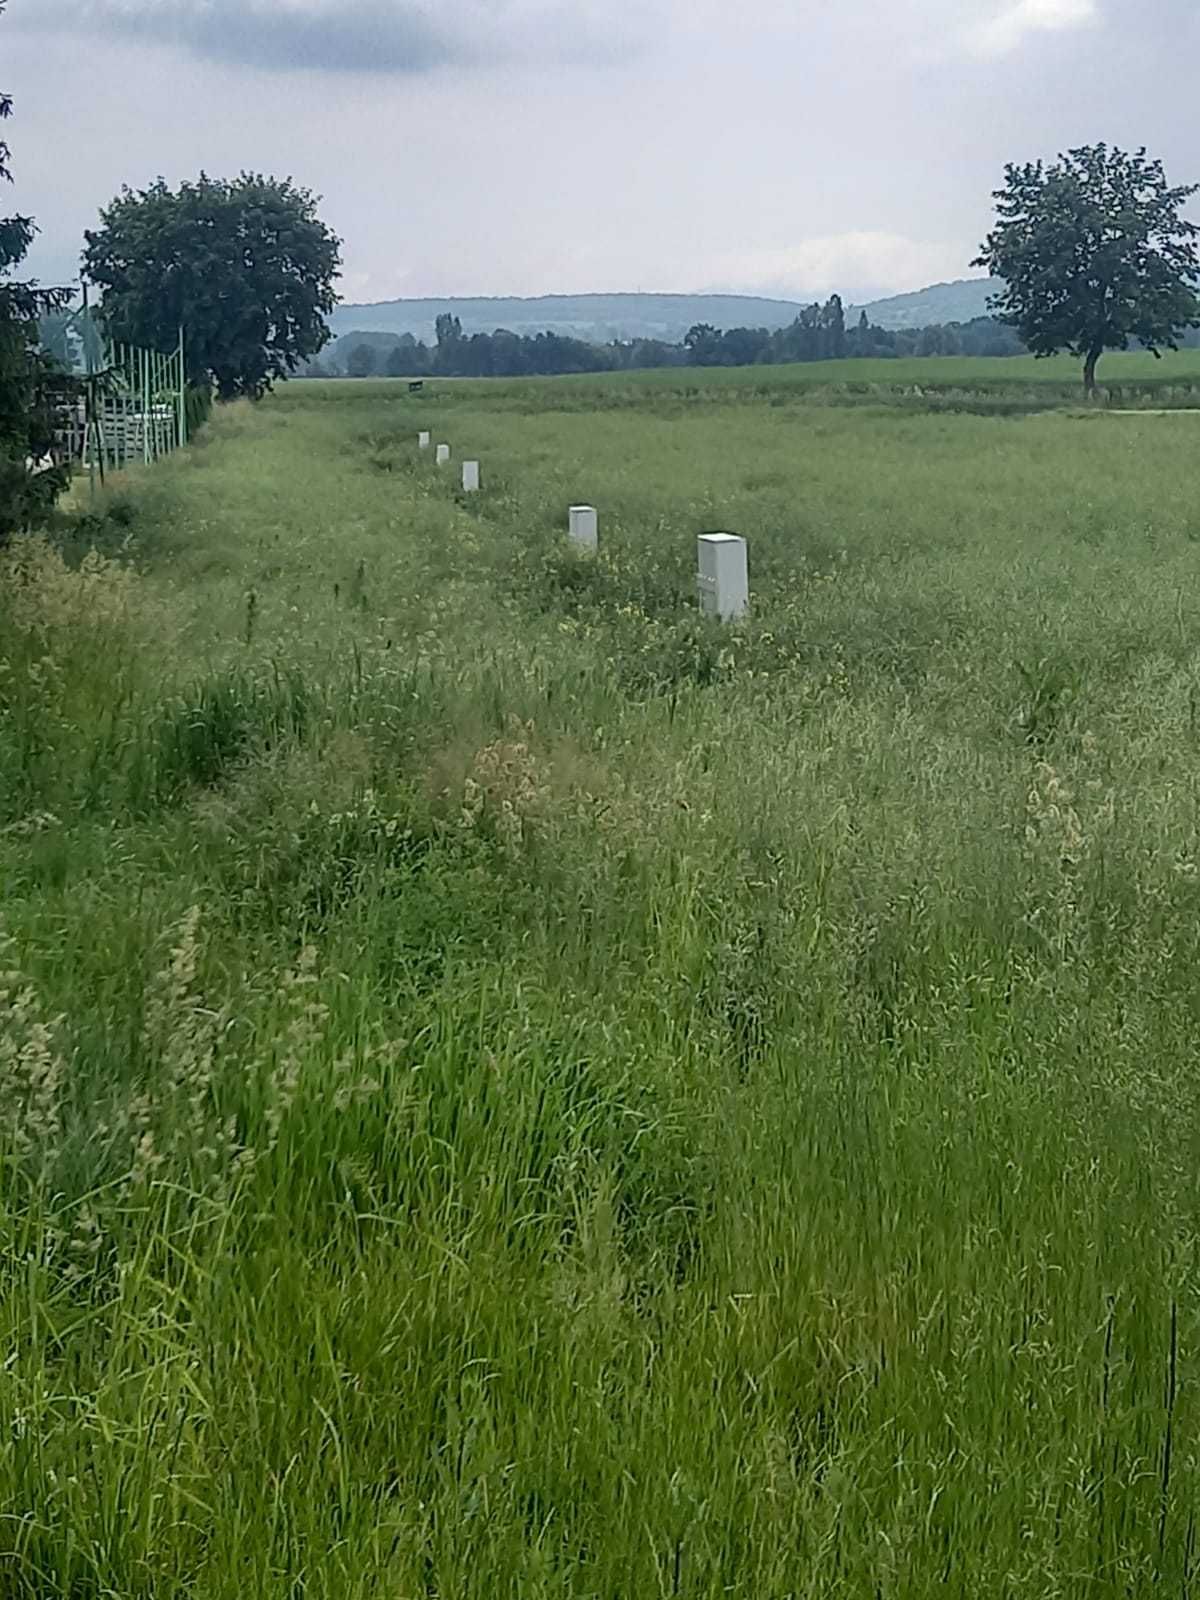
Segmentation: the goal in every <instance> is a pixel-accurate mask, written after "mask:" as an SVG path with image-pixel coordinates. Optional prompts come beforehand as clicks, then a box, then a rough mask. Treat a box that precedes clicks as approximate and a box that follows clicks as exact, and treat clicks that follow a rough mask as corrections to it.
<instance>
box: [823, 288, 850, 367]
mask: <svg viewBox="0 0 1200 1600" xmlns="http://www.w3.org/2000/svg"><path fill="white" fill-rule="evenodd" d="M821 315H822V321H823V322H824V324H825V358H826V360H827V361H840V360H841V359H842V358H843V356H844V355H845V354H846V308H845V306H843V304H842V297H841V295H840V294H833V295H830V297H829V300H828V301H827V303H826V305H825V308H824V311H823V312H822V314H821Z"/></svg>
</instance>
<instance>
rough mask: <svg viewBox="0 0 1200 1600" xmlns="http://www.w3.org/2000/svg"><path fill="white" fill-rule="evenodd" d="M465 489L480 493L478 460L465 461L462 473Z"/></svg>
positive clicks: (468, 492)
mask: <svg viewBox="0 0 1200 1600" xmlns="http://www.w3.org/2000/svg"><path fill="white" fill-rule="evenodd" d="M462 485H463V490H464V492H465V493H467V494H478V493H479V463H478V461H464V462H463V474H462Z"/></svg>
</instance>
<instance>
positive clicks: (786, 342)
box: [298, 294, 1026, 378]
mask: <svg viewBox="0 0 1200 1600" xmlns="http://www.w3.org/2000/svg"><path fill="white" fill-rule="evenodd" d="M1025 349H1026V346H1025V345H1024V344H1023V343H1022V341H1021V339H1020V337H1019V336H1018V334H1017V333H1016V332H1015V331H1014V330H1013V329H1011V328H1008V327H1006V326H1005V325H1004V324H1003V323H1000V322H998V321H997V320H996V319H995V318H994V317H976V318H974V319H973V320H972V321H970V322H961V323H959V322H953V323H938V324H934V325H931V326H929V327H925V328H895V329H893V328H881V327H877V326H875V325H874V324H872V322H871V321H870V319H869V317H868V316H867V313H866V312H865V311H864V312H862V313H861V315H860V317H859V319H858V321H857V322H856V323H853V324H852V325H851V326H849V327H847V325H846V317H845V310H844V307H843V304H842V300H841V297H840V296H839V295H836V294H835V295H831V296H830V298H829V300H827V301H826V303H825V304H824V305H820V304H817V303H814V304H812V305H810V306H806V307H805V308H804V309H803V310H802V311H801V312H800V314H799V315H798V316H797V317H796V318H795V320H794V321H793V322H791V323H789V324H788V325H787V326H786V327H783V328H774V329H772V328H743V327H738V328H725V329H722V328H717V327H714V326H713V325H712V324H711V323H696V324H695V326H694V327H692V328H691V329H689V331H688V333H687V335H686V337H685V338H684V339H683V340H682V341H681V342H679V343H674V342H671V341H668V340H664V339H628V340H615V339H614V340H610V341H609V342H607V343H605V344H596V343H592V342H591V341H589V340H586V339H579V338H573V337H571V336H570V335H567V334H560V333H550V332H544V333H537V334H518V333H513V332H511V331H510V330H509V329H507V328H497V329H496V330H495V331H494V332H492V333H482V332H481V333H472V334H466V333H464V332H463V329H462V323H461V321H460V320H459V318H457V317H455V316H451V315H450V314H449V313H444V314H443V315H442V316H440V317H439V318H438V319H437V327H436V335H435V342H434V343H433V344H432V345H429V344H427V343H426V342H425V341H424V340H422V339H417V338H415V337H414V336H413V335H412V334H411V333H405V334H382V333H381V334H371V335H369V336H368V335H366V334H345V335H343V336H342V338H341V339H339V340H338V341H337V343H336V345H335V346H334V351H333V355H332V358H330V359H326V360H324V361H322V360H320V359H316V360H314V361H313V362H311V363H309V365H308V366H307V367H306V368H304V369H303V370H302V371H301V372H300V373H299V374H298V376H300V377H308V378H319V377H347V378H423V377H444V378H518V377H550V376H556V375H563V374H567V373H589V372H625V371H633V370H638V369H645V368H654V367H752V366H774V365H780V364H783V363H792V362H809V361H843V360H853V359H862V358H871V359H876V360H881V359H882V360H886V359H892V358H902V357H906V356H1011V355H1021V354H1023V353H1024V352H1025Z"/></svg>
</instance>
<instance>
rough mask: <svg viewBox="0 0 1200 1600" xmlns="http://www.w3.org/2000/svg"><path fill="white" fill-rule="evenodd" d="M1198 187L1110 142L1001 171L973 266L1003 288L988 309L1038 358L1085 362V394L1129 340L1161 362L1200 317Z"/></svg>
mask: <svg viewBox="0 0 1200 1600" xmlns="http://www.w3.org/2000/svg"><path fill="white" fill-rule="evenodd" d="M1196 190H1197V185H1195V184H1192V185H1189V186H1185V187H1181V188H1172V187H1171V186H1170V185H1169V184H1168V183H1167V179H1166V175H1165V174H1164V172H1163V168H1162V163H1161V162H1159V161H1152V160H1150V159H1149V158H1148V157H1147V155H1146V152H1145V150H1138V151H1137V152H1135V153H1134V154H1133V155H1128V154H1126V152H1125V151H1123V150H1117V149H1114V148H1110V147H1109V146H1108V145H1106V144H1097V145H1085V146H1082V147H1081V148H1080V149H1078V150H1070V151H1068V152H1067V154H1066V155H1060V156H1059V157H1058V159H1057V160H1056V161H1054V162H1052V163H1051V164H1050V165H1049V166H1046V165H1044V164H1043V163H1042V162H1040V161H1035V162H1031V163H1028V164H1026V165H1025V166H1011V165H1010V166H1007V167H1005V169H1004V187H1003V188H1002V189H998V190H997V191H996V194H995V200H996V211H997V217H998V221H997V223H996V226H995V227H994V228H993V229H992V231H991V233H989V234H988V236H987V239H986V240H985V241H984V244H983V248H982V250H981V252H980V254H979V256H978V258H977V259H976V260H975V261H974V262H973V263H972V265H974V266H977V267H986V268H987V270H988V271H989V272H990V273H991V274H992V275H993V277H996V278H1000V279H1002V280H1003V282H1004V290H1003V292H1002V293H1001V294H999V295H997V296H996V297H995V299H994V300H993V302H992V309H993V311H994V312H995V314H996V315H997V317H998V318H999V320H1000V321H1001V322H1003V323H1006V324H1007V325H1008V326H1009V327H1012V328H1015V329H1016V330H1017V332H1018V333H1019V334H1020V336H1021V339H1022V340H1023V341H1024V343H1025V344H1026V345H1027V346H1028V347H1029V349H1030V350H1032V351H1033V353H1034V354H1035V355H1038V356H1049V355H1055V354H1056V353H1057V352H1058V351H1061V350H1065V351H1069V352H1070V353H1071V354H1072V355H1075V356H1078V357H1080V358H1081V359H1082V361H1083V382H1084V388H1085V390H1086V391H1087V393H1088V394H1089V395H1090V394H1093V393H1094V392H1095V387H1096V363H1097V362H1098V361H1099V359H1100V357H1101V356H1102V355H1103V354H1104V352H1105V351H1106V350H1125V349H1128V347H1129V344H1130V342H1131V341H1133V340H1136V341H1137V342H1138V343H1139V344H1142V345H1144V346H1145V347H1146V349H1148V350H1150V351H1152V352H1153V353H1154V354H1155V355H1156V356H1157V355H1159V354H1160V353H1161V350H1162V349H1163V348H1167V349H1175V348H1176V339H1177V335H1178V334H1179V333H1180V332H1181V331H1182V330H1183V329H1185V328H1187V327H1190V326H1192V325H1193V324H1195V323H1196V322H1198V321H1200V300H1198V299H1197V296H1196V290H1195V284H1196V280H1197V277H1198V276H1200V255H1198V253H1197V249H1196V244H1195V240H1196V237H1197V235H1198V234H1200V229H1198V228H1197V227H1196V225H1195V224H1194V223H1191V222H1189V221H1188V220H1187V219H1186V218H1185V217H1184V216H1183V214H1182V213H1183V207H1184V206H1185V205H1186V203H1187V201H1188V200H1189V199H1190V198H1191V197H1192V195H1194V194H1195V193H1196Z"/></svg>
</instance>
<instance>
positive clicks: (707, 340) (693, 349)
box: [683, 322, 721, 367]
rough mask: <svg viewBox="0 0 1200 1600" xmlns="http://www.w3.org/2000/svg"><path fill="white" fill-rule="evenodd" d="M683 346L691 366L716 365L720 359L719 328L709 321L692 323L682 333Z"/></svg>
mask: <svg viewBox="0 0 1200 1600" xmlns="http://www.w3.org/2000/svg"><path fill="white" fill-rule="evenodd" d="M683 346H684V349H685V350H686V351H687V353H688V362H689V364H690V365H691V366H693V367H714V366H717V365H718V364H719V363H720V360H721V330H720V328H714V327H713V325H712V323H711V322H697V323H694V324H693V325H692V326H691V327H690V328H689V329H688V331H687V333H686V334H685V335H684V338H683Z"/></svg>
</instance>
